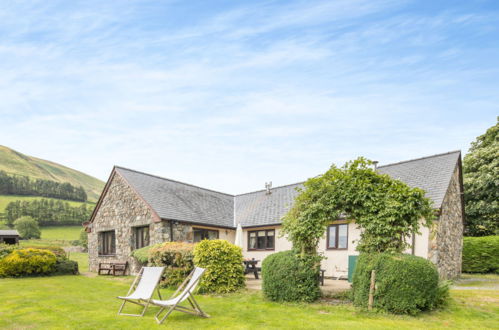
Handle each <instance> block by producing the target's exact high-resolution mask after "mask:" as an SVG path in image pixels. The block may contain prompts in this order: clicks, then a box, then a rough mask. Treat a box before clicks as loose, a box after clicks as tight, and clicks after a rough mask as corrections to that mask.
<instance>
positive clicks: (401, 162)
mask: <svg viewBox="0 0 499 330" xmlns="http://www.w3.org/2000/svg"><path fill="white" fill-rule="evenodd" d="M454 153H461V150H454V151H449V152H444V153H441V154H435V155H431V156H425V157H420V158H414V159H408V160H403V161H400V162H396V163H390V164H385V165H380V166H378V167H377V168H382V167H388V166H393V165H399V164H404V163H410V162H414V161H417V160H423V159H428V158H434V157H440V156H445V155H450V154H454Z"/></svg>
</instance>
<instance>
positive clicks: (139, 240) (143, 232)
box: [133, 226, 149, 249]
mask: <svg viewBox="0 0 499 330" xmlns="http://www.w3.org/2000/svg"><path fill="white" fill-rule="evenodd" d="M133 231H134V238H135V248H136V249H140V248H143V247H144V246H148V245H149V226H142V227H135V228H133Z"/></svg>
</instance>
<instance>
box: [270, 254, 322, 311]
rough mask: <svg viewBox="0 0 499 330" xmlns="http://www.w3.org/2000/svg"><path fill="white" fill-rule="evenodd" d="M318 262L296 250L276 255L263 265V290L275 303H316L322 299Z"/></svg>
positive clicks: (315, 258)
mask: <svg viewBox="0 0 499 330" xmlns="http://www.w3.org/2000/svg"><path fill="white" fill-rule="evenodd" d="M319 261H320V260H319V259H318V258H317V257H305V258H303V257H301V256H299V255H297V254H296V253H295V252H294V251H292V250H291V251H283V252H278V253H273V254H271V255H269V256H268V257H267V258H265V259H264V260H263V263H262V278H263V284H262V290H263V294H264V295H265V297H266V298H268V299H270V300H272V301H305V302H313V301H315V300H317V299H319V298H320V296H321V290H320V288H319V266H318V264H319Z"/></svg>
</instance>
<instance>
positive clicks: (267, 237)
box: [248, 229, 275, 250]
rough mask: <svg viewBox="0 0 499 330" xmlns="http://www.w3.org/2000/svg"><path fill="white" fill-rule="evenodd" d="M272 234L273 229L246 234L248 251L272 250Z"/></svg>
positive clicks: (273, 232)
mask: <svg viewBox="0 0 499 330" xmlns="http://www.w3.org/2000/svg"><path fill="white" fill-rule="evenodd" d="M274 234H275V231H274V229H268V230H257V231H250V232H248V250H273V249H274V245H275V239H274Z"/></svg>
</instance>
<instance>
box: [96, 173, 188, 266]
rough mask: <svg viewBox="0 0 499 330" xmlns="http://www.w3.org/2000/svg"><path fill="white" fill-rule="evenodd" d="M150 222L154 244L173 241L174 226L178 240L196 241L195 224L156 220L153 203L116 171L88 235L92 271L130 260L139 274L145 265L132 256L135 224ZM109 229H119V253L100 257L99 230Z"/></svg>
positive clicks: (150, 234)
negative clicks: (144, 198)
mask: <svg viewBox="0 0 499 330" xmlns="http://www.w3.org/2000/svg"><path fill="white" fill-rule="evenodd" d="M146 225H148V226H149V243H150V244H157V243H162V242H169V241H171V238H170V232H171V229H173V237H174V240H175V241H180V240H181V241H190V242H192V239H193V234H192V226H190V225H186V224H182V223H176V222H174V223H173V224H172V225H173V226H172V228H170V221H161V222H154V215H153V213H152V211H151V209H150V208H149V206H148V205H147V204H146V203H145V202H144V201H143V200H142V199H141V198H140V197H139V196H138V195H137V194H136V193H135V191H134V190H133V189H132V188H131V187H130V186H129V185H128V183H127V182H126V181H125V180H124V179H123V178H122V177H121V176H120V175H119V174H118V173H116V174H115V175H114V177H113V179H112V181H111V183H110V185H109V188H108V190H107V193H106V195H105V196H104V197H103V200H102V202H101V205H100V207H99V210H98V211H97V214H96V215H95V218H94V221H93V222H92V224H91V232H90V233H89V234H88V256H89V268H90V271H92V272H97V270H98V268H99V262H113V261H114V262H125V261H128V263H129V265H130V268H129V271H130V273H131V274H135V273H137V272H138V271H139V270H140V267H141V266H140V265H139V264H138V262H137V261H136V260H135V259H134V258H133V257H131V253H132V251H133V249H134V237H133V227H138V226H146ZM108 230H114V231H115V236H116V242H115V244H116V255H114V256H99V242H98V235H99V232H102V231H108Z"/></svg>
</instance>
